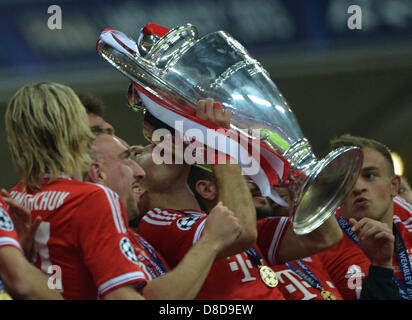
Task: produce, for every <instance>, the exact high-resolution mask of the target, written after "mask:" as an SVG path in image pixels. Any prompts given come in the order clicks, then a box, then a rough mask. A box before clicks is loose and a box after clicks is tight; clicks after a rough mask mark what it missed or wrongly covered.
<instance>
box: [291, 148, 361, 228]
mask: <svg viewBox="0 0 412 320" xmlns="http://www.w3.org/2000/svg"><path fill="white" fill-rule="evenodd" d="M362 159H363V156H362V151H361V150H360V149H359V148H357V147H342V148H339V149H336V150H333V151H332V152H330V153H329V154H328V155H327V156H326V157H325V158H323V159H321V160H320V161H317V162H316V164H315V165H314V167H313V168H312V170H310V172H311V173H310V175H309V176H308V177H307V178H306V180H305V182H304V183H303V186H302V189H301V190H302V191H301V192H300V195H299V196H298V198H297V201H296V205H295V208H296V211H295V212H294V215H293V230H294V232H295V233H296V234H298V235H304V234H308V233H310V232H312V231H313V230H315V229H316V228H318V227H319V226H321V225H322V224H323V223H324V222H325V221H326V220H327V219H328V218H329V217H330V216H331V215H332V214H334V212H335V211H336V209H337V208H338V207H339V206H340V204H341V203H342V201H343V200H344V199H345V198H346V196H347V195H348V193H349V192H350V190H351V189H352V188H353V186H354V185H355V183H356V180H357V178H358V176H359V173H360V170H361V167H362Z"/></svg>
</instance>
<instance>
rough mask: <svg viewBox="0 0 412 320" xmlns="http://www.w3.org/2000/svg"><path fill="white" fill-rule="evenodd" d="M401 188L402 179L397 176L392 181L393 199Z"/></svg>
mask: <svg viewBox="0 0 412 320" xmlns="http://www.w3.org/2000/svg"><path fill="white" fill-rule="evenodd" d="M400 187H401V177H400V176H398V175H397V174H395V175H394V176H393V177H392V180H391V197H392V198H394V197H396V196H397V195H398V192H399V188H400Z"/></svg>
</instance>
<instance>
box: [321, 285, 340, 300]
mask: <svg viewBox="0 0 412 320" xmlns="http://www.w3.org/2000/svg"><path fill="white" fill-rule="evenodd" d="M320 295H321V296H322V298H323V300H336V297H335V295H334V294H333V293H332V292H330V291H328V290H325V289H323V288H322V290H320Z"/></svg>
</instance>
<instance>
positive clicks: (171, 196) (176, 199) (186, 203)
mask: <svg viewBox="0 0 412 320" xmlns="http://www.w3.org/2000/svg"><path fill="white" fill-rule="evenodd" d="M150 207H151V209H153V208H163V209H174V210H184V209H190V210H200V206H199V204H198V202H197V201H196V198H195V197H194V195H193V193H192V191H191V190H190V188H189V186H188V185H187V183H182V184H180V185H175V186H173V188H171V189H169V190H167V192H164V193H154V194H152V195H151V196H150Z"/></svg>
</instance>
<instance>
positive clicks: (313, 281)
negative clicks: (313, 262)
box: [285, 260, 323, 290]
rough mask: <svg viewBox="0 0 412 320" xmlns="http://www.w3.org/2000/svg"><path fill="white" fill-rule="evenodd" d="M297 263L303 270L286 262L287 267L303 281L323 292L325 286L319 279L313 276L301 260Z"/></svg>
mask: <svg viewBox="0 0 412 320" xmlns="http://www.w3.org/2000/svg"><path fill="white" fill-rule="evenodd" d="M295 262H296V263H297V264H298V265H299V267H301V268H302V269H303V270H300V269H299V268H298V267H296V266H294V265H293V264H290V263H289V262H286V263H285V265H286V266H287V267H288V268H289V269H291V270H292V271H293V272H294V273H296V274H297V275H298V276H300V277H301V278H302V279H303V280H305V281H306V282H307V283H309V284H310V285H311V286H312V287H313V288H315V289H319V290H322V289H323V286H322V285H321V284H320V282H319V280H318V278H316V276H315V275H314V274H313V272H312V271H310V269H309V268H308V267H307V266H306V265H305V264H304V263H303V262H302V261H300V260H295Z"/></svg>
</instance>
